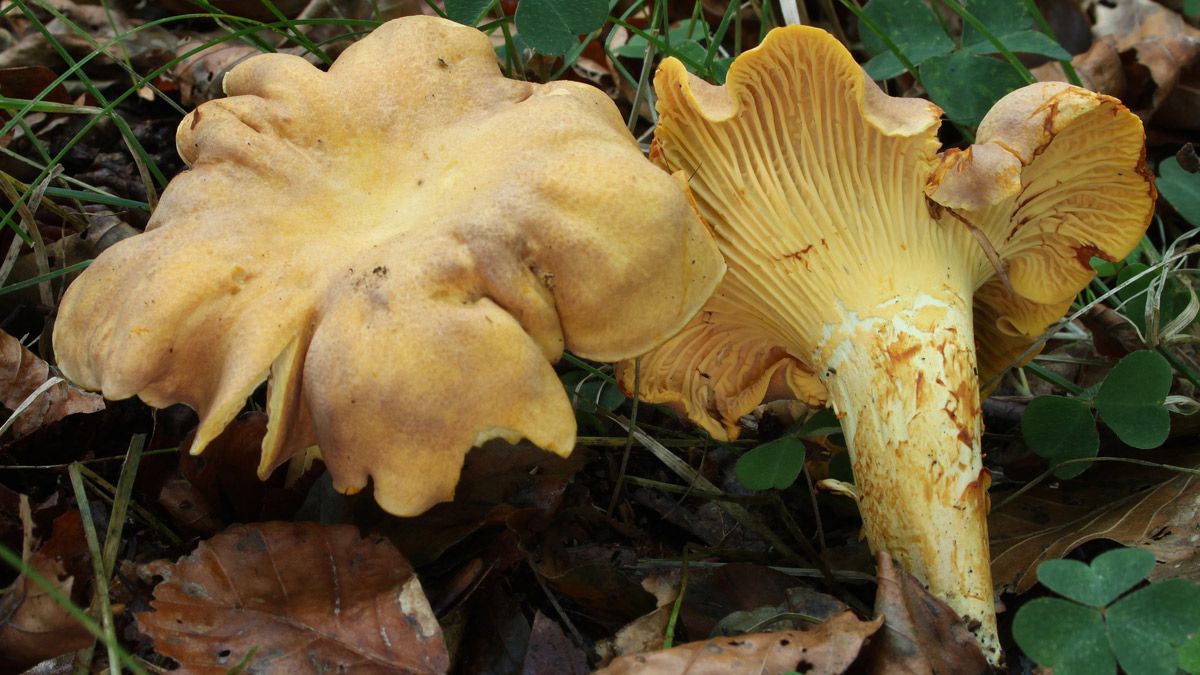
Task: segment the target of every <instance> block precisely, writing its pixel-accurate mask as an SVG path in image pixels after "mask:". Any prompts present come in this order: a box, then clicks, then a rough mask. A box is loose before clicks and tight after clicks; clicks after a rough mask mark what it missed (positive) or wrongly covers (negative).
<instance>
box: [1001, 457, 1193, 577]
mask: <svg viewBox="0 0 1200 675" xmlns="http://www.w3.org/2000/svg"><path fill="white" fill-rule="evenodd" d="M1172 455H1173V456H1172ZM1141 457H1142V458H1145V459H1148V460H1150V461H1163V462H1169V463H1171V464H1175V465H1178V466H1185V467H1200V454H1197V453H1190V454H1188V455H1183V456H1181V455H1179V454H1178V453H1177V452H1168V453H1162V452H1159V453H1143V454H1142V455H1141ZM993 499H994V500H996V501H997V502H999V501H1000V500H1002V499H1003V495H1002V494H997V495H996V496H994V497H993ZM1198 511H1200V478H1197V477H1196V476H1191V475H1187V474H1179V473H1172V472H1170V471H1169V470H1166V469H1157V468H1152V467H1142V466H1130V465H1128V464H1118V463H1104V464H1101V465H1098V466H1096V467H1094V468H1093V469H1092V470H1091V471H1089V472H1088V473H1087V480H1086V482H1082V481H1081V482H1074V481H1067V482H1062V483H1053V482H1052V483H1048V484H1042V485H1039V486H1037V487H1035V488H1034V489H1032V490H1030V491H1029V492H1027V493H1026V494H1024V495H1022V496H1021V497H1020V498H1018V499H1017V500H1014V501H1013V502H1012V503H1011V504H1005V505H1003V507H1002V508H998V509H995V510H993V512H992V514H991V516H990V517H989V519H988V523H989V529H990V531H991V532H992V543H991V547H992V578H993V580H994V582H995V584H996V588H997V590H998V591H1000V592H1004V591H1011V592H1015V593H1024V592H1025V591H1027V590H1029V589H1030V588H1032V587H1033V586H1034V584H1036V583H1037V566H1038V564H1039V563H1041V562H1042V561H1044V560H1052V559H1056V558H1061V557H1063V556H1065V555H1066V554H1068V553H1070V552H1071V551H1072V550H1074V549H1075V548H1077V547H1078V546H1080V545H1081V544H1083V543H1085V542H1088V541H1092V540H1094V539H1109V540H1112V541H1115V542H1117V543H1119V544H1122V545H1125V546H1138V547H1142V548H1147V549H1149V550H1150V551H1151V552H1153V553H1154V555H1155V559H1156V560H1158V562H1159V564H1158V565H1156V566H1155V569H1154V570H1153V571H1152V572H1151V578H1152V579H1160V578H1172V577H1176V576H1190V577H1191V578H1197V572H1198V571H1200V570H1198V561H1197V546H1196V541H1197V537H1200V522H1197V521H1198V520H1200V518H1198V515H1197V512H1198Z"/></svg>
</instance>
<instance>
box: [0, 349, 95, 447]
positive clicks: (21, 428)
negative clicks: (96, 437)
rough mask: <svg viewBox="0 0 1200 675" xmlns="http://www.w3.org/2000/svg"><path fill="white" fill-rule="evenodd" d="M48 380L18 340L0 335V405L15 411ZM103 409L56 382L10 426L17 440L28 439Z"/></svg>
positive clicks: (47, 370)
mask: <svg viewBox="0 0 1200 675" xmlns="http://www.w3.org/2000/svg"><path fill="white" fill-rule="evenodd" d="M49 379H50V366H48V365H46V362H45V361H43V360H41V359H39V358H38V357H37V356H35V355H34V354H33V352H31V351H29V350H28V349H25V347H23V346H22V345H21V342H20V341H19V340H17V338H15V337H13V336H11V335H9V334H8V333H0V404H3V405H4V407H5V408H8V409H9V410H14V409H16V408H17V407H18V406H20V405H21V404H22V403H23V402H24V401H25V399H26V398H27V397H28V396H29V395H30V394H32V393H33V392H35V391H37V389H38V388H39V387H41V386H43V385H45V384H46V382H47V381H48V380H49ZM103 409H104V399H103V398H101V397H100V396H99V395H97V394H92V393H89V392H86V391H83V390H82V389H79V388H77V387H75V386H72V385H69V384H67V383H66V382H62V381H59V382H58V383H57V384H53V385H51V386H50V388H48V389H46V390H45V391H43V392H42V394H41V395H40V396H38V398H37V399H35V400H34V401H33V403H31V404H30V405H29V406H27V407H26V408H25V410H23V411H22V412H21V415H20V417H18V418H17V419H16V421H14V422H13V425H12V430H13V433H14V434H16V435H17V436H26V435H29V434H31V433H33V432H35V431H37V430H38V429H40V428H42V427H44V426H46V425H48V424H52V423H54V422H57V421H58V420H60V419H62V418H63V417H66V416H67V415H74V414H75V413H90V412H96V411H97V410H103Z"/></svg>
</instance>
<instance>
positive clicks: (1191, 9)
mask: <svg viewBox="0 0 1200 675" xmlns="http://www.w3.org/2000/svg"><path fill="white" fill-rule="evenodd" d="M1183 13H1184V15H1185V16H1189V17H1191V18H1193V19H1196V18H1200V0H1183Z"/></svg>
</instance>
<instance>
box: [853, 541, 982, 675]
mask: <svg viewBox="0 0 1200 675" xmlns="http://www.w3.org/2000/svg"><path fill="white" fill-rule="evenodd" d="M875 560H876V562H877V564H878V570H879V571H878V572H877V573H876V578H877V579H878V580H879V590H878V591H877V593H876V595H875V614H876V615H878V616H882V617H884V621H883V628H882V629H881V630H880V631H879V632H878V633H877V634H876V637H875V639H873V640H872V641H871V644H870V646H869V647H868V648H867V649H868V653H869V654H870V659H869V660H870V666H869V671H870V672H871V673H874V674H875V675H926V674H927V673H939V674H940V675H978V674H979V673H986V672H989V667H988V663H987V660H986V659H985V658H984V657H983V651H982V650H980V648H979V643H978V642H976V641H975V638H974V637H973V636H972V635H971V631H969V630H967V627H966V625H964V624H963V622H962V619H961V618H959V616H958V615H957V614H955V613H954V610H952V609H950V606H949V605H947V604H946V603H944V602H942V601H941V600H939V599H937V598H935V597H933V596H932V595H930V593H929V591H928V590H926V589H925V587H924V586H923V585H922V584H921V582H919V581H917V580H916V578H915V577H913V575H911V574H909V573H908V572H906V571H904V569H903V568H902V567H900V566H898V565H896V564H895V563H894V562H893V561H892V558H891V556H889V555H887V554H886V553H882V552H881V553H879V554H878V555H877V556H875Z"/></svg>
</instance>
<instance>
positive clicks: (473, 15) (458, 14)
mask: <svg viewBox="0 0 1200 675" xmlns="http://www.w3.org/2000/svg"><path fill="white" fill-rule="evenodd" d="M492 2H494V0H446V5H445V7H446V16H448V17H450V18H451V19H452V20H456V22H458V23H461V24H463V25H469V26H472V28H474V26H475V24H478V23H479V19H480V18H482V16H484V12H486V11H487V10H488V8H491V6H492Z"/></svg>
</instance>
